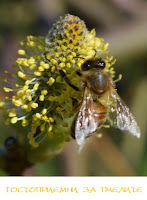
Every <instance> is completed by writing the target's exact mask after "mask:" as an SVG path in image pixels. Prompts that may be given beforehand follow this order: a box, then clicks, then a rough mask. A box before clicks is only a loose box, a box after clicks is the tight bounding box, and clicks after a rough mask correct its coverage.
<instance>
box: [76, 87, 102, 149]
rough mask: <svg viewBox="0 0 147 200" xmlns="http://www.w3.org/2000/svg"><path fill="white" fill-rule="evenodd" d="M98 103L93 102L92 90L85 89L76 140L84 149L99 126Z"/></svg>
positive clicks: (77, 120) (78, 116)
mask: <svg viewBox="0 0 147 200" xmlns="http://www.w3.org/2000/svg"><path fill="white" fill-rule="evenodd" d="M97 106H98V105H97V103H96V102H94V101H93V97H92V94H91V91H90V89H88V88H87V87H85V90H84V95H83V101H82V105H81V108H80V110H79V113H78V115H77V119H76V123H75V139H76V140H77V143H78V144H79V145H80V146H81V147H82V146H83V144H84V142H85V139H86V138H87V137H89V136H90V135H91V134H92V133H94V132H95V131H96V130H97V128H98V126H99V122H98V116H99V115H98V113H96V110H97Z"/></svg>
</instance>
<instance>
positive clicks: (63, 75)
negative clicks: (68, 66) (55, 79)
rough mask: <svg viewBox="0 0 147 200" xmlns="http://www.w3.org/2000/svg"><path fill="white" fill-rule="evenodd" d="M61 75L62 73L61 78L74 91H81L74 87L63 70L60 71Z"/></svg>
mask: <svg viewBox="0 0 147 200" xmlns="http://www.w3.org/2000/svg"><path fill="white" fill-rule="evenodd" d="M59 73H60V76H62V77H63V78H64V80H65V82H66V83H67V84H68V85H69V86H70V87H72V88H73V89H75V90H76V91H80V90H79V88H78V87H76V86H75V85H73V84H72V83H71V82H70V80H69V79H68V78H67V76H66V74H65V73H64V71H63V70H62V69H59Z"/></svg>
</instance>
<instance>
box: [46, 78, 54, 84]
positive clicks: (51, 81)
mask: <svg viewBox="0 0 147 200" xmlns="http://www.w3.org/2000/svg"><path fill="white" fill-rule="evenodd" d="M54 82H55V79H54V78H52V77H50V78H49V81H48V82H47V84H48V85H49V86H51V85H52V84H53V83H54Z"/></svg>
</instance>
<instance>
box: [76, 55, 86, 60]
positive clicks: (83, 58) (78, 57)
mask: <svg viewBox="0 0 147 200" xmlns="http://www.w3.org/2000/svg"><path fill="white" fill-rule="evenodd" d="M73 58H81V59H84V60H85V58H83V57H80V56H75V57H73Z"/></svg>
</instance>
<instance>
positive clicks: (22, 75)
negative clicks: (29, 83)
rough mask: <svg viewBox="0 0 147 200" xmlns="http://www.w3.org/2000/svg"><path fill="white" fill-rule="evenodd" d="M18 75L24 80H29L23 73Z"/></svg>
mask: <svg viewBox="0 0 147 200" xmlns="http://www.w3.org/2000/svg"><path fill="white" fill-rule="evenodd" d="M17 74H18V77H19V78H21V79H24V80H26V79H27V76H26V75H25V74H24V73H23V72H21V71H19V72H18V73H17Z"/></svg>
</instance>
